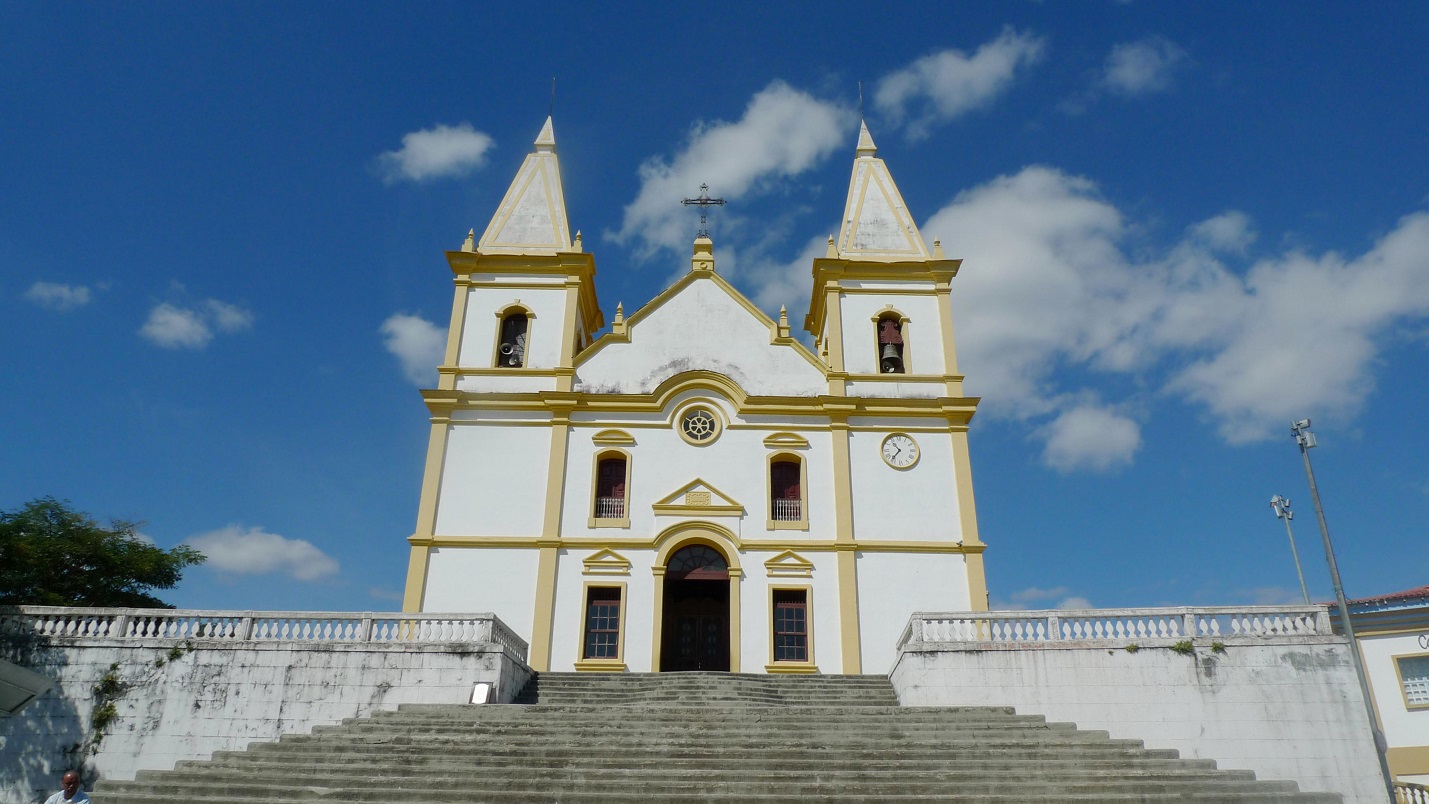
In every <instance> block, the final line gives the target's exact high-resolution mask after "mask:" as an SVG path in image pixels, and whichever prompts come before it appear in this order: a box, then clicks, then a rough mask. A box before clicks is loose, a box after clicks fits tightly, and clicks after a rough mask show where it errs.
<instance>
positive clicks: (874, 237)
mask: <svg viewBox="0 0 1429 804" xmlns="http://www.w3.org/2000/svg"><path fill="white" fill-rule="evenodd" d="M855 153H856V156H855V158H854V160H853V176H852V177H851V178H850V179H849V184H848V200H847V201H846V202H845V203H844V217H843V223H842V225H841V227H840V229H839V237H838V241H837V249H838V256H839V258H840V259H845V260H877V261H880V262H892V261H895V260H926V259H929V258H930V256H931V255H930V254H929V253H928V247H927V245H925V244H924V243H923V237H922V235H920V234H918V226H917V224H915V223H913V216H912V215H911V214H909V212H908V207H907V206H905V205H904V203H903V195H902V194H901V193H899V192H898V185H896V184H894V183H893V175H892V174H891V173H889V172H888V166H887V165H885V164H884V163H883V160H882V159H879V158H878V146H876V145H874V144H873V135H872V134H869V133H868V125H867V124H866V123H862V122H860V123H859V130H858V146H857V148H856V150H855Z"/></svg>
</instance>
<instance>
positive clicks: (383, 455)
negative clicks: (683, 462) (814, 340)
mask: <svg viewBox="0 0 1429 804" xmlns="http://www.w3.org/2000/svg"><path fill="white" fill-rule="evenodd" d="M1426 38H1429V7H1425V6H1424V5H1422V4H1411V3H1388V4H1375V5H1372V6H1354V7H1350V6H1345V5H1343V4H1338V5H1337V4H1327V3H1323V4H1322V3H1296V4H1288V3H1285V4H1273V3H1264V4H1252V5H1246V4H1215V5H1201V6H1197V7H1196V8H1194V9H1192V10H1187V9H1185V8H1183V7H1180V6H1176V5H1172V4H1156V3H1126V4H1122V3H1092V2H1085V3H1055V4H1034V3H1018V4H1012V3H1009V4H997V5H994V4H949V3H929V4H922V5H919V4H906V5H897V6H890V7H887V9H886V10H882V11H875V10H873V9H872V7H870V6H869V5H868V4H866V3H860V4H852V3H847V4H840V3H826V4H821V5H820V6H819V7H818V9H817V10H815V9H814V8H813V7H809V6H802V5H792V6H789V7H779V6H777V5H775V4H744V3H732V4H728V3H727V4H719V5H711V4H651V5H646V6H635V5H633V4H632V5H628V6H627V5H619V6H610V7H606V8H604V9H601V8H594V7H587V6H585V5H579V4H569V5H565V4H559V3H557V4H546V5H542V6H540V7H532V6H529V5H523V6H515V5H512V6H510V7H497V6H492V5H489V4H488V5H484V6H482V7H479V8H477V7H470V6H468V5H464V4H445V3H426V4H402V5H391V6H377V5H358V6H353V5H351V4H337V3H331V4H322V3H304V4H298V5H296V6H292V7H279V6H278V5H276V4H247V5H234V4H197V5H196V4H179V3H151V4H142V5H134V4H129V5H121V6H104V5H98V6H95V5H87V6H82V7H81V6H73V5H63V4H60V5H55V4H40V3H30V4H16V3H12V4H7V5H5V6H3V8H0V75H3V76H4V80H3V81H0V145H3V147H0V177H3V180H0V344H3V345H0V371H3V376H4V377H5V378H6V379H7V382H6V383H5V388H4V390H3V391H0V444H3V448H4V449H3V454H4V459H3V461H0V508H4V509H13V508H16V507H19V506H20V505H22V504H23V503H24V502H25V501H26V500H29V499H32V498H35V497H38V496H42V495H54V496H56V497H60V498H66V499H69V500H70V501H72V502H73V503H74V505H75V506H76V507H78V508H80V509H82V510H86V511H89V512H91V513H92V514H94V515H95V516H97V517H99V518H101V519H108V518H122V519H138V520H143V521H144V522H145V523H146V524H145V525H144V526H143V532H144V533H145V534H146V535H147V536H148V537H149V538H151V539H153V540H154V541H155V542H156V543H158V544H159V545H162V546H166V547H167V546H171V545H174V544H178V543H180V542H185V541H191V542H193V543H195V544H198V545H200V546H201V547H202V548H204V549H205V550H206V551H207V552H209V554H210V562H209V563H208V565H206V566H204V567H201V568H197V569H193V570H191V571H190V572H189V573H188V575H187V576H186V578H185V580H184V582H183V583H182V585H181V586H180V587H179V588H178V589H177V590H175V591H173V592H171V593H170V594H169V595H167V598H168V599H169V600H171V601H172V602H174V603H176V604H178V605H180V606H184V607H193V608H268V609H356V610H384V609H387V610H390V609H393V608H395V607H397V606H398V605H399V593H400V589H401V584H402V580H403V574H404V571H405V567H406V556H407V545H406V542H405V537H406V536H407V535H408V534H410V533H411V530H412V527H413V523H414V520H415V514H416V504H417V496H418V491H419V485H420V472H421V465H422V461H423V455H424V450H425V447H426V433H427V423H426V415H425V409H424V407H423V405H422V404H421V400H420V398H419V396H418V394H417V388H418V386H419V385H431V384H433V383H434V380H435V371H434V370H433V369H432V364H433V361H432V360H431V359H429V356H430V354H431V343H432V341H433V340H434V336H433V333H434V332H436V331H437V330H438V328H441V327H445V324H446V321H447V317H448V315H449V312H450V303H451V284H450V280H451V277H450V272H449V270H448V269H447V267H446V264H445V260H444V259H443V257H442V251H443V250H445V249H449V248H455V247H456V246H458V245H459V244H460V242H461V240H462V238H463V236H464V235H465V234H466V231H467V230H468V229H470V228H475V229H476V230H477V232H478V234H479V233H480V232H481V230H482V229H483V228H484V227H485V225H486V223H487V221H488V220H489V219H490V216H491V214H492V212H493V211H494V209H495V206H496V204H497V202H498V201H499V200H500V198H501V196H502V194H503V193H504V191H505V189H506V186H507V183H508V182H509V180H510V179H511V177H512V175H513V174H514V172H515V170H516V168H517V166H518V165H519V164H520V162H521V159H522V157H523V156H524V154H525V153H526V152H527V151H528V150H529V148H530V143H531V141H532V140H533V139H534V138H535V135H536V133H537V131H538V129H539V128H540V125H541V122H542V121H543V119H544V118H545V116H546V114H547V112H548V111H549V109H550V105H551V78H552V76H555V77H556V78H557V90H556V97H555V127H556V138H557V142H558V149H559V152H560V155H561V162H562V169H563V178H564V184H565V191H566V201H567V206H568V209H569V212H570V218H571V225H572V227H573V228H576V229H580V230H582V231H583V233H584V241H585V244H586V248H587V249H588V250H590V251H592V252H594V253H595V255H596V260H597V267H598V271H599V274H598V276H597V287H598V290H599V295H600V300H601V304H602V306H603V307H604V308H605V309H606V312H607V317H609V316H610V315H611V314H612V313H613V311H614V307H615V304H616V302H617V301H623V302H624V303H625V309H626V312H627V314H628V313H630V312H633V310H634V309H636V308H637V307H638V306H639V305H640V304H643V303H644V302H645V301H647V300H648V299H650V298H651V297H652V296H654V295H655V294H656V293H658V292H659V291H660V290H661V289H662V288H663V287H664V286H665V285H666V284H667V283H668V282H669V281H670V280H671V279H672V277H674V276H675V275H677V274H678V273H679V272H680V271H681V270H683V268H684V267H685V266H687V265H688V248H689V239H690V237H691V236H692V234H693V231H694V229H695V227H696V221H695V218H694V217H693V215H692V214H691V213H690V212H689V211H688V210H686V209H684V208H682V207H680V206H679V205H678V203H677V202H678V199H679V198H680V197H681V196H685V195H693V194H695V192H696V191H697V188H698V185H699V183H700V182H702V181H703V182H708V183H709V184H710V186H711V189H712V192H713V193H715V194H716V195H721V196H723V197H725V198H726V199H728V200H729V205H728V206H726V207H725V208H724V209H723V210H721V211H719V212H718V213H716V215H715V217H714V218H713V219H712V221H711V229H712V231H713V235H714V238H715V241H716V245H717V249H718V259H719V263H718V264H719V267H720V270H721V272H722V273H724V274H725V275H726V276H728V277H729V278H731V280H732V281H734V282H735V284H736V285H738V286H739V287H740V288H741V289H743V290H744V291H745V292H746V293H747V294H748V295H749V296H750V297H751V298H753V299H755V300H757V301H758V302H759V303H760V304H761V305H763V306H765V307H766V308H768V309H770V310H772V311H777V309H778V307H779V305H780V304H787V305H788V306H789V309H790V311H791V316H790V317H791V320H793V321H795V322H796V323H797V322H799V321H801V320H802V315H803V313H804V311H805V310H806V309H807V295H808V287H807V278H806V277H807V270H808V258H809V254H810V250H811V249H812V248H817V249H819V250H822V246H820V245H818V244H820V243H822V241H823V238H824V237H825V236H826V235H828V234H829V233H831V232H833V231H834V230H835V228H836V225H837V220H838V217H839V215H840V214H841V212H842V208H843V199H844V193H845V191H846V188H847V183H848V171H849V167H850V164H851V161H852V159H853V147H854V141H855V137H856V130H857V123H858V103H859V101H858V89H857V87H858V82H860V81H861V82H862V84H863V94H864V115H865V117H866V119H867V121H868V124H869V127H870V129H871V130H872V132H873V135H874V137H875V139H876V140H877V141H878V144H879V147H880V156H882V157H884V158H885V160H886V161H887V162H888V164H889V167H890V169H891V170H892V172H893V175H894V178H895V179H896V180H897V181H898V184H899V186H900V188H901V190H902V192H903V195H904V198H905V200H906V201H907V203H908V205H909V207H910V209H911V210H912V211H913V213H914V216H915V218H916V219H917V220H918V222H919V224H920V226H922V229H923V234H924V236H925V237H926V238H928V239H929V240H931V239H932V238H934V237H939V238H941V240H942V242H943V246H944V249H945V250H946V252H947V253H948V255H949V256H952V257H960V258H962V259H963V260H964V263H963V268H962V273H961V274H960V276H959V277H958V279H957V280H956V281H955V283H954V294H955V300H956V301H955V308H954V309H955V316H956V318H957V321H956V324H957V328H958V339H959V349H960V355H961V358H962V368H963V370H964V371H965V373H966V374H967V377H968V380H967V388H968V391H969V393H972V394H979V395H981V396H983V402H982V406H981V408H980V411H979V414H978V417H977V419H976V420H975V421H974V428H973V434H972V449H973V453H972V455H973V464H974V465H973V469H974V478H975V484H976V490H977V501H978V507H979V521H980V526H981V531H982V534H983V538H984V540H985V541H986V542H987V543H988V544H989V549H988V552H987V556H986V557H987V572H988V581H989V585H990V587H991V591H992V596H993V600H994V603H995V604H996V605H1001V606H1012V607H1030V608H1039V607H1050V606H1058V605H1070V606H1076V605H1084V604H1086V603H1090V604H1092V605H1096V606H1141V605H1180V604H1196V605H1214V604H1242V603H1257V602H1259V603H1280V602H1295V601H1296V600H1297V599H1298V598H1299V591H1298V584H1297V581H1296V577H1295V570H1294V566H1293V564H1292V562H1291V559H1290V552H1289V547H1288V545H1287V543H1286V539H1285V534H1284V530H1283V528H1282V527H1281V526H1280V523H1279V522H1277V521H1276V520H1275V518H1274V516H1273V514H1272V513H1271V510H1270V508H1269V506H1268V501H1269V499H1270V497H1271V496H1272V495H1274V494H1281V495H1285V496H1287V497H1290V498H1291V499H1292V500H1293V503H1294V508H1295V510H1296V511H1297V513H1298V514H1299V516H1297V518H1296V519H1295V524H1296V525H1297V526H1298V527H1297V530H1296V534H1297V541H1298V542H1299V545H1300V548H1301V554H1302V557H1303V558H1304V563H1305V570H1306V574H1307V576H1308V578H1309V581H1310V586H1311V592H1312V594H1313V595H1314V596H1315V597H1316V599H1321V600H1323V599H1328V597H1329V596H1330V585H1329V579H1328V573H1327V571H1326V568H1325V564H1324V561H1323V559H1322V558H1321V555H1322V553H1321V550H1320V548H1319V544H1318V534H1317V532H1316V529H1315V526H1314V517H1313V511H1312V509H1311V507H1310V500H1309V495H1308V490H1307V488H1306V482H1305V477H1304V474H1303V471H1302V469H1301V465H1300V459H1299V455H1298V451H1297V450H1296V448H1295V446H1294V444H1293V442H1292V441H1291V439H1290V437H1289V433H1288V425H1289V422H1290V420H1291V419H1293V418H1300V417H1307V416H1308V417H1311V418H1313V419H1314V422H1315V428H1314V429H1315V431H1316V433H1317V435H1318V437H1319V441H1320V445H1321V446H1320V448H1319V449H1317V450H1315V451H1314V452H1313V453H1312V457H1313V459H1314V460H1315V461H1316V468H1317V470H1318V479H1319V481H1320V487H1321V491H1322V494H1323V498H1324V503H1325V508H1326V515H1327V517H1328V520H1329V523H1330V527H1331V531H1332V535H1333V536H1334V538H1335V540H1336V546H1337V550H1338V554H1339V557H1340V566H1341V571H1342V574H1343V576H1344V581H1345V585H1346V588H1347V591H1348V592H1349V593H1350V594H1351V595H1352V596H1357V595H1369V594H1373V593H1378V592H1389V591H1395V590H1399V589H1404V588H1408V587H1412V586H1417V585H1421V584H1423V583H1425V582H1426V567H1429V561H1426V559H1429V546H1426V545H1429V540H1426V538H1425V525H1424V523H1425V522H1426V521H1429V458H1426V457H1425V455H1426V446H1429V444H1426V440H1429V439H1426V427H1425V426H1424V424H1423V423H1422V420H1421V414H1422V412H1423V407H1424V405H1423V400H1424V399H1425V390H1426V379H1425V374H1426V371H1425V369H1426V368H1427V367H1429V355H1426V346H1429V210H1426V207H1429V111H1426V110H1429V105H1427V104H1426V87H1429V65H1426V62H1425V60H1424V58H1423V42H1424V41H1425V40H1426ZM424 361H425V362H424ZM498 613H499V612H498Z"/></svg>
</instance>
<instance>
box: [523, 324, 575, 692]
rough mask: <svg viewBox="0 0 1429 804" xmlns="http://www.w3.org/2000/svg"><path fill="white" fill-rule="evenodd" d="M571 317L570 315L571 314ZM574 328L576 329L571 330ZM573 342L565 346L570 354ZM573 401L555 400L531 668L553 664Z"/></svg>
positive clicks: (537, 669)
mask: <svg viewBox="0 0 1429 804" xmlns="http://www.w3.org/2000/svg"><path fill="white" fill-rule="evenodd" d="M567 318H568V319H569V315H568V316H567ZM571 331H572V332H574V329H572V330H571ZM569 349H570V346H565V347H562V354H563V355H564V354H567V350H569ZM570 412H571V407H570V404H569V403H566V404H562V403H560V402H555V401H553V402H552V410H551V451H550V453H549V455H548V456H547V458H546V466H547V474H546V513H545V518H544V524H543V525H542V527H541V538H540V539H539V540H538V541H537V546H538V547H539V548H540V550H541V556H540V559H539V560H538V561H537V564H536V599H535V601H534V616H533V617H532V624H531V655H530V664H531V669H532V670H535V671H536V672H538V673H541V672H546V671H547V670H550V669H551V667H550V665H551V632H552V630H553V628H554V627H555V611H556V568H557V564H558V559H559V557H560V547H559V545H560V538H561V507H562V505H563V503H564V501H565V489H566V442H567V440H568V438H569V436H570V429H571V428H570V425H571V419H570Z"/></svg>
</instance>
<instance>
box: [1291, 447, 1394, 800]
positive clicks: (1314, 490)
mask: <svg viewBox="0 0 1429 804" xmlns="http://www.w3.org/2000/svg"><path fill="white" fill-rule="evenodd" d="M1290 434H1291V435H1292V436H1294V437H1295V443H1296V444H1297V445H1299V447H1300V457H1301V458H1303V459H1305V477H1306V478H1308V479H1309V481H1310V500H1311V501H1312V502H1314V503H1315V517H1316V518H1317V519H1319V520H1320V537H1321V538H1322V539H1324V541H1325V561H1326V562H1328V563H1329V565H1330V581H1331V582H1332V583H1334V585H1335V602H1337V603H1338V604H1339V607H1340V628H1341V630H1343V631H1344V632H1345V636H1346V637H1348V638H1349V640H1350V658H1351V659H1352V660H1353V661H1354V665H1355V675H1356V676H1358V677H1359V681H1360V693H1361V694H1362V695H1364V705H1365V711H1366V712H1367V713H1368V714H1369V728H1370V732H1371V733H1373V735H1374V753H1375V756H1376V757H1378V758H1379V771H1380V773H1381V774H1383V775H1384V788H1385V790H1386V791H1387V792H1388V793H1389V800H1390V801H1391V802H1392V801H1394V800H1395V797H1394V774H1393V773H1391V772H1390V770H1389V760H1388V758H1386V757H1385V755H1384V749H1385V744H1384V734H1383V732H1381V731H1380V730H1379V719H1378V718H1376V717H1375V715H1374V699H1373V698H1371V697H1370V691H1369V679H1368V678H1367V677H1366V675H1365V669H1364V659H1363V657H1361V656H1360V643H1359V641H1358V640H1356V639H1355V627H1354V625H1353V624H1351V623H1350V605H1349V603H1347V602H1345V590H1344V587H1342V586H1341V585H1340V567H1339V565H1338V564H1336V563H1335V548H1334V546H1333V545H1331V544H1330V526H1329V525H1326V524H1325V510H1324V509H1323V508H1321V507H1320V489H1319V487H1317V486H1316V485H1315V469H1314V468H1313V467H1312V466H1310V450H1312V449H1314V448H1315V446H1316V444H1315V434H1314V433H1312V432H1310V420H1309V419H1301V420H1300V421H1298V422H1292V423H1291V424H1290Z"/></svg>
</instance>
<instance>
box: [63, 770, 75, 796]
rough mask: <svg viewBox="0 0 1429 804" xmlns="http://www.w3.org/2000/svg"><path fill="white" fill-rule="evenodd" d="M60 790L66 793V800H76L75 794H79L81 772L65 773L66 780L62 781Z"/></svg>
mask: <svg viewBox="0 0 1429 804" xmlns="http://www.w3.org/2000/svg"><path fill="white" fill-rule="evenodd" d="M60 789H61V790H63V791H64V794H65V798H74V794H75V793H77V792H79V772H78V771H65V775H64V778H62V779H60Z"/></svg>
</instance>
